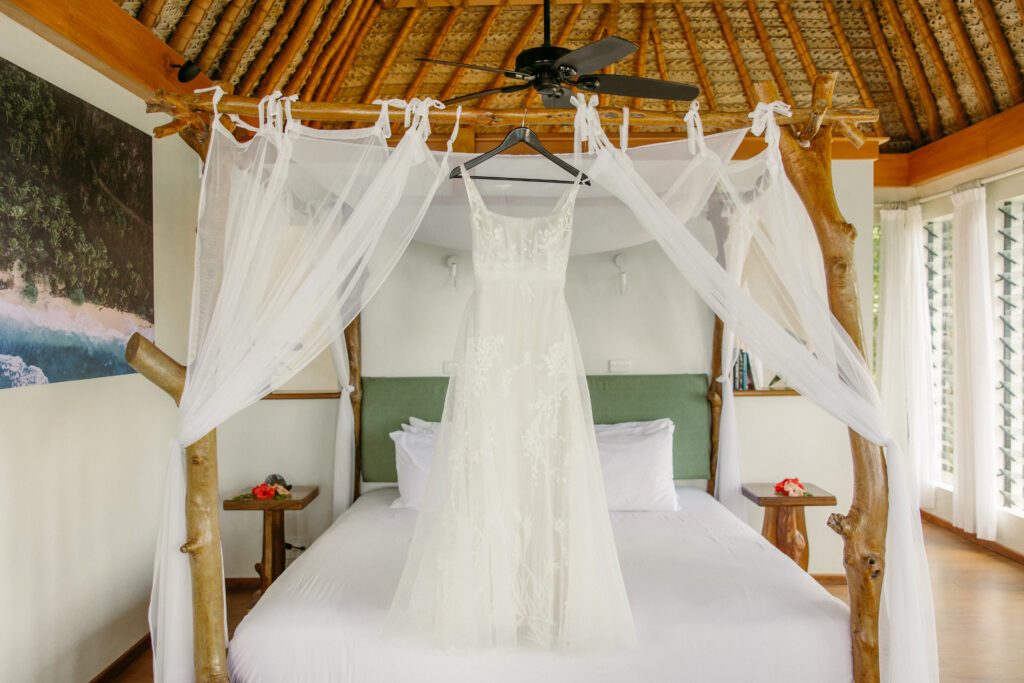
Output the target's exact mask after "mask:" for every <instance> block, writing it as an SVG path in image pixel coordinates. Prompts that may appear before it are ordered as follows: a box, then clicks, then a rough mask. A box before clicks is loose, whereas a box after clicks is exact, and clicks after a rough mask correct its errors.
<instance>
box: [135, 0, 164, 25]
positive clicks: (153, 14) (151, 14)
mask: <svg viewBox="0 0 1024 683" xmlns="http://www.w3.org/2000/svg"><path fill="white" fill-rule="evenodd" d="M166 4H167V0H146V2H144V3H143V4H142V8H141V9H140V10H139V14H138V16H136V17H135V18H136V19H138V20H139V23H141V24H142V25H143V26H145V27H146V28H153V26H154V25H155V24H156V20H157V19H159V18H160V13H161V12H163V11H164V5H166Z"/></svg>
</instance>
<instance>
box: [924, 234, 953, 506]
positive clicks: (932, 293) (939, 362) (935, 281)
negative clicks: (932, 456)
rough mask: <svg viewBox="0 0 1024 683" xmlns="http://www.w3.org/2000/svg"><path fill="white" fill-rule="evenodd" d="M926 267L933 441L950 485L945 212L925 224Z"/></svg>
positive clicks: (949, 273)
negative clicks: (932, 402) (930, 343)
mask: <svg viewBox="0 0 1024 683" xmlns="http://www.w3.org/2000/svg"><path fill="white" fill-rule="evenodd" d="M924 230H925V251H926V252H927V253H926V255H925V267H926V268H927V269H928V316H929V319H930V321H931V338H932V348H931V355H932V359H931V360H932V363H931V365H932V384H933V387H934V390H933V392H932V395H933V396H934V397H935V415H936V416H938V418H939V419H937V420H936V421H935V443H936V444H938V445H939V449H938V454H939V458H940V475H939V476H940V483H942V484H946V485H948V486H952V485H953V440H954V439H953V221H952V217H951V216H945V217H943V218H938V219H935V220H931V221H927V222H925V224H924Z"/></svg>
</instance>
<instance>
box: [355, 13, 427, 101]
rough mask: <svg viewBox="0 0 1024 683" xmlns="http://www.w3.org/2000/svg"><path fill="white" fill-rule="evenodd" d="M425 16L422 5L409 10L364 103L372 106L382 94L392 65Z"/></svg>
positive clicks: (364, 97) (379, 67)
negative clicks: (421, 18) (422, 16)
mask: <svg viewBox="0 0 1024 683" xmlns="http://www.w3.org/2000/svg"><path fill="white" fill-rule="evenodd" d="M421 14H423V7H422V5H420V6H417V7H413V8H412V9H410V10H409V13H408V14H406V15H405V21H403V22H402V27H401V28H399V29H398V34H397V35H396V36H395V37H394V38H392V40H391V46H390V47H389V48H388V51H387V53H386V54H385V55H384V59H382V60H381V62H380V66H378V67H377V73H376V74H374V76H373V80H372V81H370V84H369V85H368V86H366V92H365V93H364V94H363V98H362V103H363V104H370V103H371V102H373V101H374V100H375V99H377V95H378V94H380V88H381V86H382V85H383V84H384V79H385V78H387V76H388V73H389V72H390V71H391V67H392V65H394V63H395V60H396V59H398V53H399V52H401V50H402V46H404V45H405V41H406V39H407V38H408V37H409V34H410V33H411V32H412V29H413V27H414V26H415V25H416V21H417V20H418V19H419V18H420V15H421Z"/></svg>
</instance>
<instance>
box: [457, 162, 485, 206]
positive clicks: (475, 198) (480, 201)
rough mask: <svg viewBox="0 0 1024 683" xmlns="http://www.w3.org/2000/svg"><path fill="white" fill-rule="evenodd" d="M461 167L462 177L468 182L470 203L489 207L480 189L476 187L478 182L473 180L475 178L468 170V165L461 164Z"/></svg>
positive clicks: (467, 190)
mask: <svg viewBox="0 0 1024 683" xmlns="http://www.w3.org/2000/svg"><path fill="white" fill-rule="evenodd" d="M459 168H461V169H462V179H463V180H464V181H465V183H466V194H467V195H468V196H469V201H470V203H471V204H474V205H476V206H480V207H483V208H487V205H486V204H484V198H483V197H482V196H480V190H478V189H476V183H475V182H473V179H472V178H471V177H470V175H469V171H467V170H466V165H465V164H459Z"/></svg>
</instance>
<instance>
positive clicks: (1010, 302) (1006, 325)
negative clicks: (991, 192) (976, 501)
mask: <svg viewBox="0 0 1024 683" xmlns="http://www.w3.org/2000/svg"><path fill="white" fill-rule="evenodd" d="M998 208H999V213H998V214H997V221H998V223H997V226H996V236H995V237H996V251H997V256H996V258H995V263H994V264H993V266H994V270H995V271H996V288H995V289H996V300H995V306H994V311H995V313H996V315H997V316H998V317H999V323H998V329H997V333H998V335H999V348H998V349H997V351H996V359H997V362H998V363H999V366H998V367H997V368H996V379H997V380H998V382H999V384H998V397H999V406H998V407H997V410H996V420H997V421H998V423H999V429H1000V432H1001V433H1000V434H999V435H998V436H997V441H996V443H997V446H998V447H999V450H1000V454H1001V456H1002V457H1001V458H1000V469H999V473H998V479H997V487H998V490H999V492H1000V494H1002V502H1003V506H1004V507H1006V508H1010V509H1013V510H1017V511H1024V379H1022V378H1024V314H1022V309H1024V301H1022V299H1024V296H1022V292H1024V290H1022V289H1021V287H1022V286H1024V267H1022V264H1024V229H1022V222H1024V198H1017V199H1014V200H1010V201H1005V202H1000V203H999V206H998Z"/></svg>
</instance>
